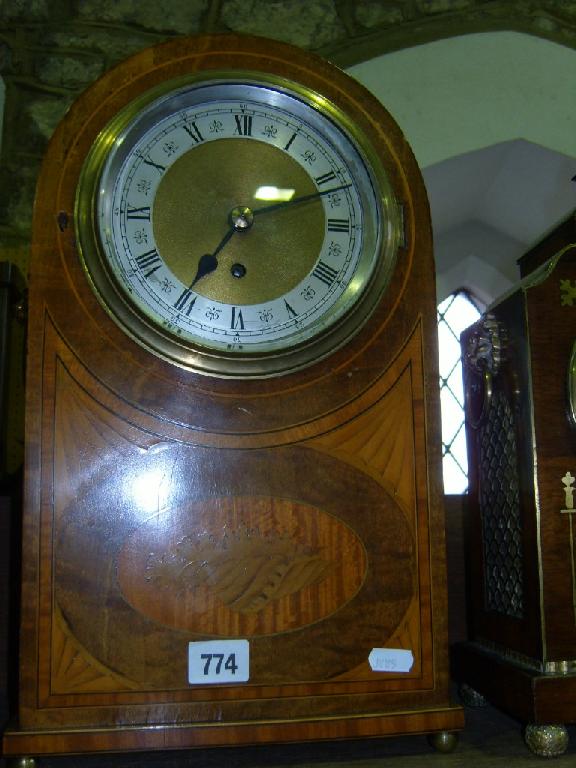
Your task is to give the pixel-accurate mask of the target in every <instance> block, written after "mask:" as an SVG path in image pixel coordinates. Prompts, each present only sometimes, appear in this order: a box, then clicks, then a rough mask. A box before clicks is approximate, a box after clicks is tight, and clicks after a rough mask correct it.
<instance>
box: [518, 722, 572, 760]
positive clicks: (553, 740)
mask: <svg viewBox="0 0 576 768" xmlns="http://www.w3.org/2000/svg"><path fill="white" fill-rule="evenodd" d="M524 741H525V742H526V745H527V747H528V748H529V749H530V750H532V752H534V754H535V755H538V756H539V757H557V756H558V755H563V754H564V752H566V750H567V749H568V731H567V730H566V726H564V725H527V726H526V729H525V731H524Z"/></svg>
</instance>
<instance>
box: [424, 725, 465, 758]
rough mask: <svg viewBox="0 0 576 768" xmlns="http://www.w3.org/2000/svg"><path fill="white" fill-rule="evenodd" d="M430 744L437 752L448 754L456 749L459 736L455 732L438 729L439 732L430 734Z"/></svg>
mask: <svg viewBox="0 0 576 768" xmlns="http://www.w3.org/2000/svg"><path fill="white" fill-rule="evenodd" d="M428 744H430V746H431V747H434V749H435V750H436V751H437V752H442V753H443V754H448V753H449V752H453V751H454V750H455V749H456V745H457V744H458V736H457V734H455V733H450V732H449V731H438V733H430V734H428Z"/></svg>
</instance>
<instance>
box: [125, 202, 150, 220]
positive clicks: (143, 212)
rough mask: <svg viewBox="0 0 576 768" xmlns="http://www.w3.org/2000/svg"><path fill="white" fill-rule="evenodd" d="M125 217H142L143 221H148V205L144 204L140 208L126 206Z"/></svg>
mask: <svg viewBox="0 0 576 768" xmlns="http://www.w3.org/2000/svg"><path fill="white" fill-rule="evenodd" d="M126 218H127V219H143V220H145V221H150V206H149V205H145V206H143V207H142V208H133V207H132V206H130V205H129V206H128V208H127V209H126Z"/></svg>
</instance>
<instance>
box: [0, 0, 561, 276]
mask: <svg viewBox="0 0 576 768" xmlns="http://www.w3.org/2000/svg"><path fill="white" fill-rule="evenodd" d="M496 29H515V30H518V31H525V32H529V33H532V34H535V35H540V36H543V37H547V38H549V39H552V40H555V41H557V42H560V43H563V44H566V45H570V46H576V0H541V1H540V2H530V1H529V0H507V1H503V0H500V1H495V0H396V1H394V0H392V1H389V0H386V2H384V1H383V0H170V1H169V2H167V3H158V2H157V0H153V1H152V0H0V75H1V76H2V77H3V79H4V83H5V86H6V107H5V116H4V134H3V140H2V151H1V155H0V249H1V250H3V251H4V252H5V251H6V249H9V250H10V251H11V252H12V253H15V252H21V249H22V248H23V247H24V248H25V245H26V243H27V241H28V238H29V233H30V224H31V218H32V204H33V197H34V187H35V182H36V177H37V174H38V170H39V166H40V162H41V158H42V155H43V153H44V150H45V148H46V144H47V142H48V139H49V138H50V136H51V134H52V132H53V131H54V128H55V127H56V125H57V123H58V122H59V120H60V119H61V117H62V116H63V114H64V113H65V111H66V109H67V107H68V106H69V105H70V103H71V102H72V101H73V100H74V98H75V97H76V96H77V95H78V94H79V93H80V92H81V91H82V90H84V89H85V88H86V87H87V86H88V85H89V84H90V83H92V82H93V81H94V80H95V79H96V78H98V77H99V76H100V75H101V74H102V73H103V72H105V71H106V70H107V69H108V68H110V67H111V66H112V65H113V64H115V63H117V62H118V61H120V60H121V59H123V58H125V57H127V56H128V55H130V54H132V53H135V52H136V51H138V50H140V49H142V48H144V47H146V46H149V45H152V44H154V43H156V42H159V41H162V40H165V39H167V38H169V37H172V36H175V35H182V34H184V35H188V34H198V33H214V32H225V31H233V32H237V33H249V34H258V35H268V36H274V37H277V38H278V39H281V40H284V41H286V42H289V43H293V44H295V45H298V46H301V47H303V48H307V49H311V50H314V51H317V52H318V53H320V54H321V55H324V56H325V57H327V58H328V59H330V60H332V61H333V62H335V63H336V64H338V65H340V66H347V65H351V64H353V63H357V62H359V61H364V60H367V59H369V58H372V57H373V56H376V55H378V54H381V53H384V52H387V51H391V50H396V49H399V48H403V47H408V46H410V45H415V44H418V43H422V42H427V41H430V40H434V39H438V38H441V37H446V36H449V35H458V34H465V33H467V32H478V31H483V30H496ZM0 258H5V257H4V256H3V255H2V253H0ZM22 266H23V267H24V271H25V264H24V265H22Z"/></svg>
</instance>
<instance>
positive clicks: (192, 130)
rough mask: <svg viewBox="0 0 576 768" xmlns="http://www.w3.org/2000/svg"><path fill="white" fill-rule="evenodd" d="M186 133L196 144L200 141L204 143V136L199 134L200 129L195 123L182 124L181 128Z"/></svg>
mask: <svg viewBox="0 0 576 768" xmlns="http://www.w3.org/2000/svg"><path fill="white" fill-rule="evenodd" d="M182 127H183V128H184V130H185V131H186V133H187V134H188V135H189V136H190V138H191V139H193V140H194V142H195V143H196V144H200V142H201V141H204V136H202V134H201V133H200V129H199V128H198V126H197V125H196V123H194V122H192V123H190V124H188V123H184V125H183V126H182Z"/></svg>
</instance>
